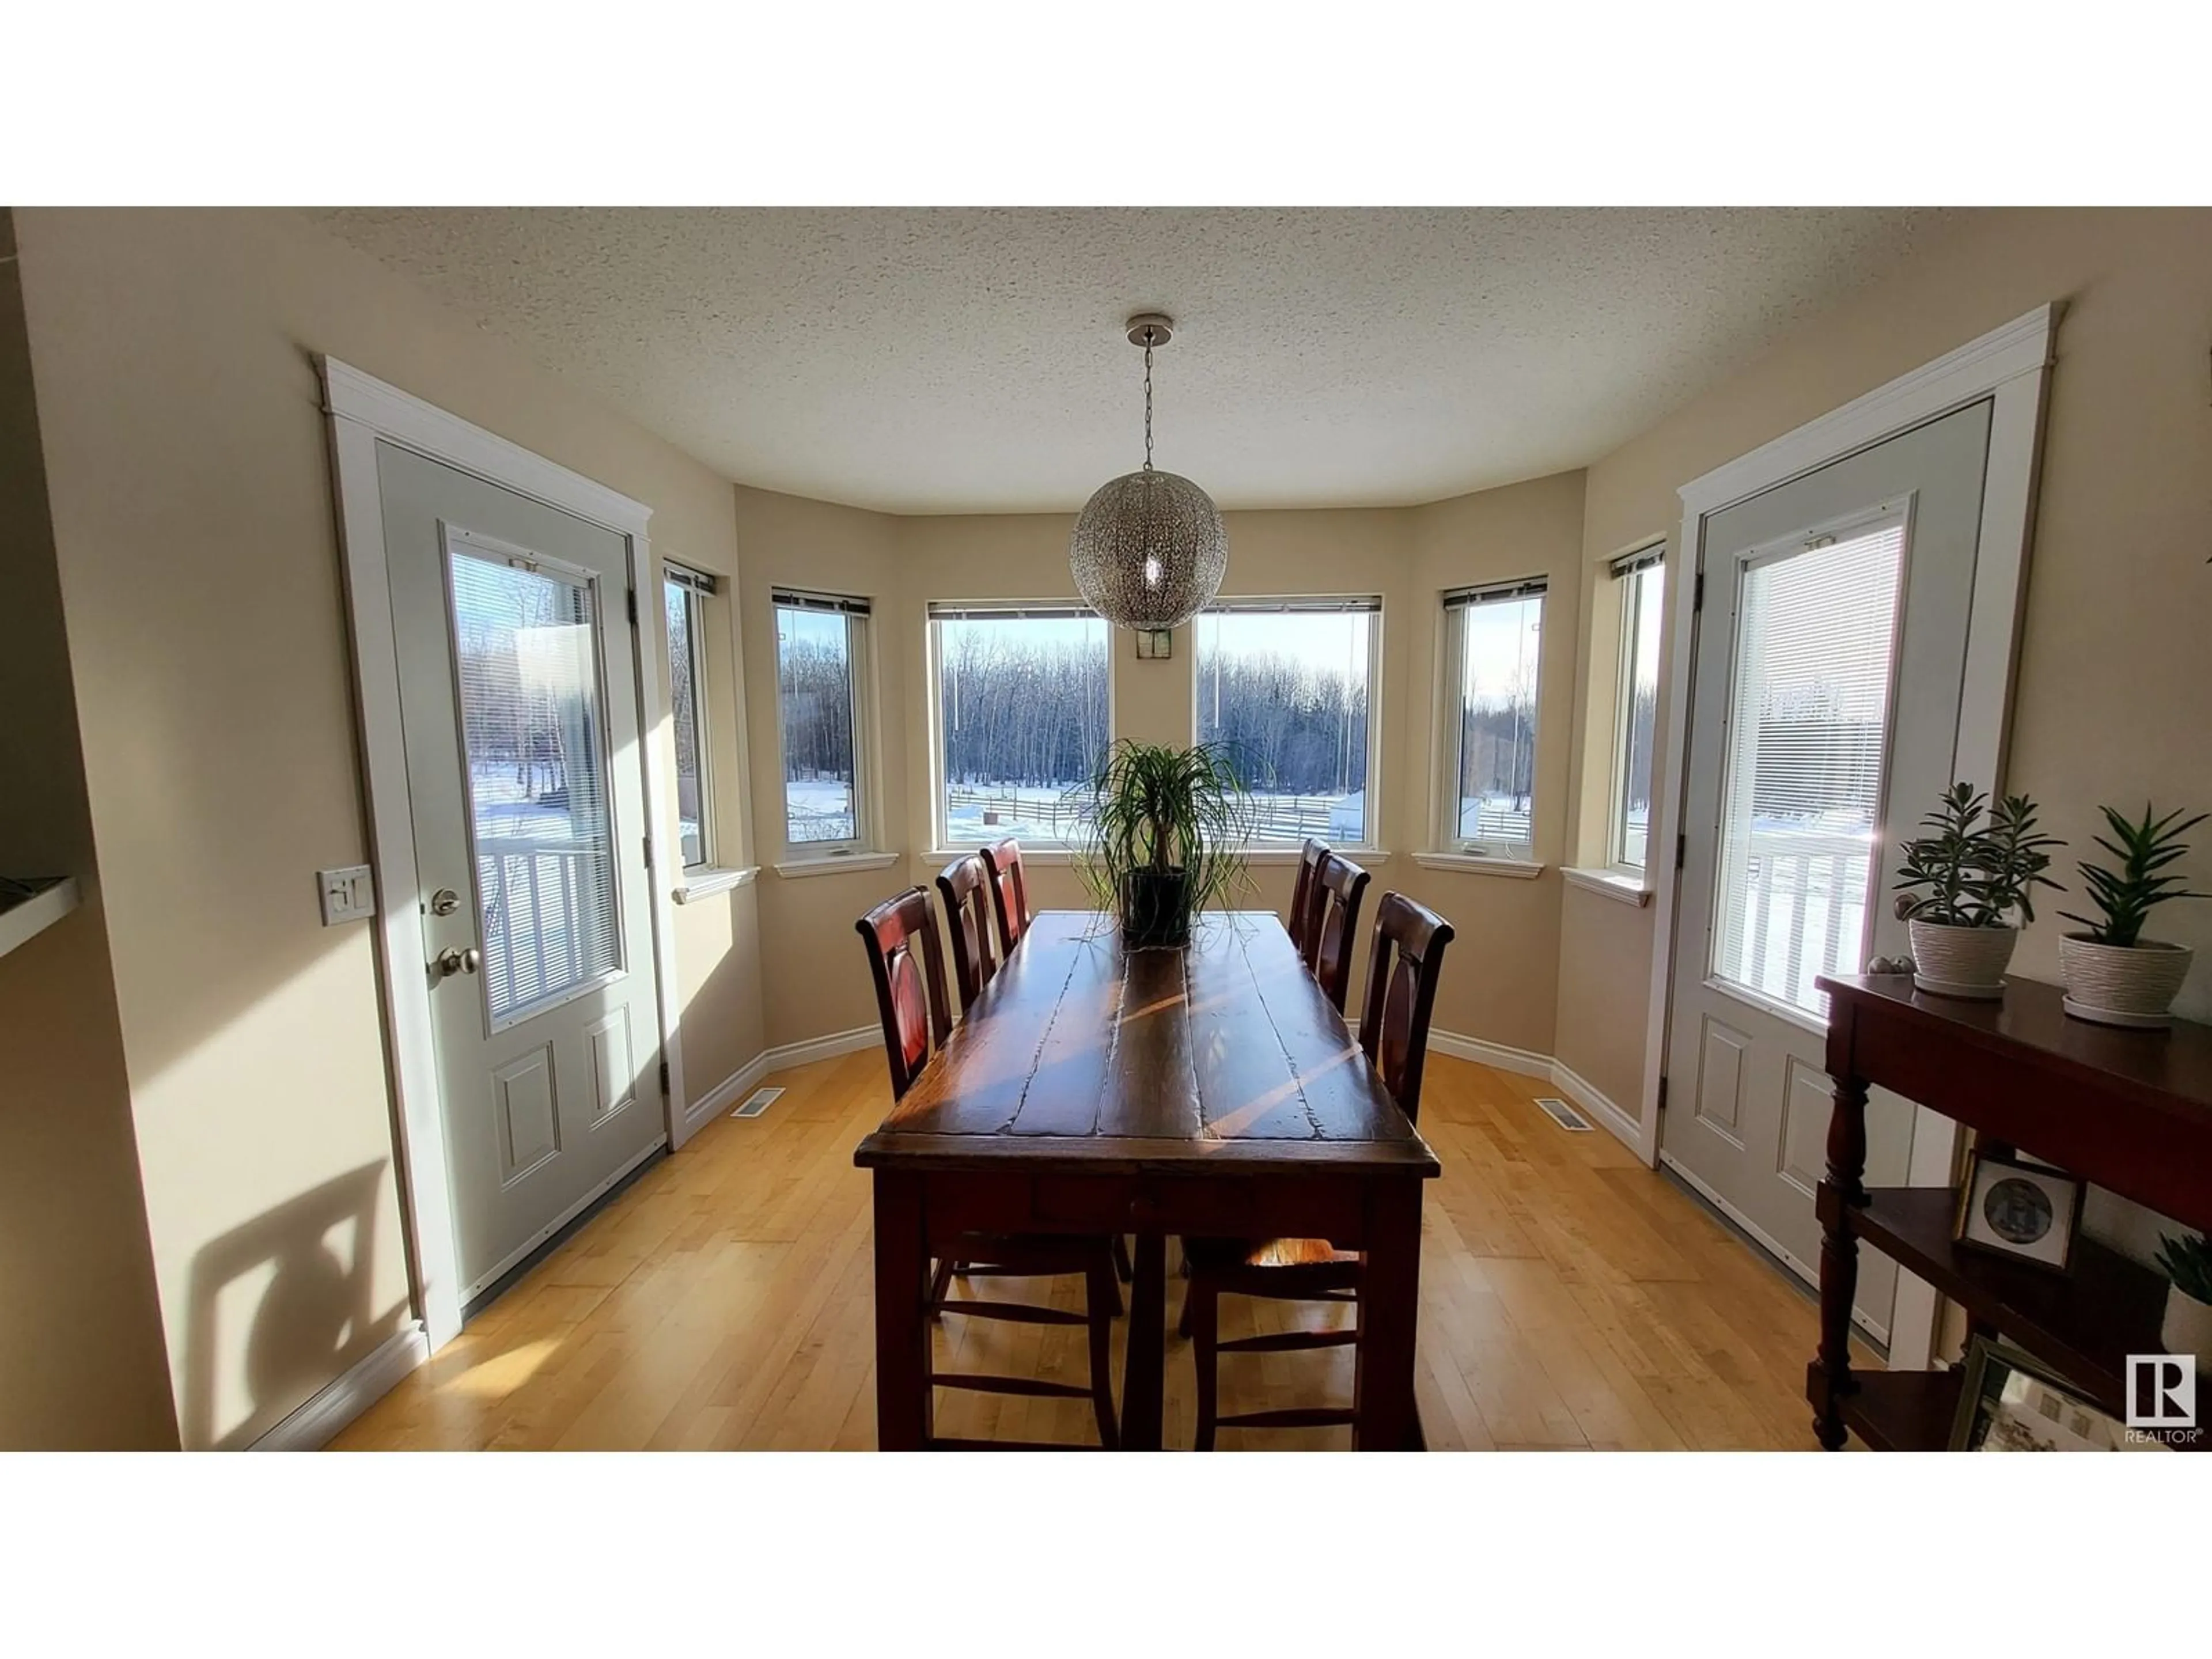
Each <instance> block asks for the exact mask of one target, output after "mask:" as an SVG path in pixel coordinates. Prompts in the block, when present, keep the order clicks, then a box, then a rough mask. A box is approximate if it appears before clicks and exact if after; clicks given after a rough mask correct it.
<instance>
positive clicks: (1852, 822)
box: [1712, 513, 1905, 1014]
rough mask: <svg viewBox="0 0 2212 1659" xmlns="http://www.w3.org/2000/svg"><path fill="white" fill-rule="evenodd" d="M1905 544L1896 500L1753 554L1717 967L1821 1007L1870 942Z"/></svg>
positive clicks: (1734, 690) (1728, 783)
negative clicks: (1825, 988)
mask: <svg viewBox="0 0 2212 1659" xmlns="http://www.w3.org/2000/svg"><path fill="white" fill-rule="evenodd" d="M1904 547H1905V522H1904V519H1903V516H1902V515H1901V514H1899V513H1887V514H1886V515H1884V516H1883V517H1881V518H1880V519H1877V520H1866V521H1862V522H1861V523H1860V524H1858V525H1857V526H1853V527H1851V528H1850V529H1849V530H1848V531H1845V532H1841V533H1838V534H1833V535H1822V536H1818V537H1814V538H1812V539H1810V540H1809V541H1807V542H1805V543H1803V544H1798V545H1795V546H1790V547H1785V548H1782V549H1779V550H1775V551H1773V552H1771V553H1768V554H1763V555H1759V556H1753V558H1751V559H1749V560H1747V562H1745V564H1744V566H1743V568H1742V574H1741V588H1740V591H1739V593H1738V596H1737V617H1736V646H1735V663H1734V664H1733V665H1732V671H1731V675H1730V678H1729V729H1728V749H1727V754H1726V760H1725V765H1724V769H1723V782H1722V787H1721V823H1720V837H1721V862H1720V880H1719V883H1718V884H1717V888H1716V890H1715V895H1714V906H1715V909H1716V912H1717V914H1716V915H1715V916H1714V919H1713V920H1714V927H1713V941H1714V943H1713V963H1712V970H1713V972H1714V973H1715V974H1716V975H1718V976H1719V977H1721V978H1722V979H1724V980H1727V981H1731V982H1732V983H1734V984H1736V985H1739V986H1741V987H1744V988H1746V989H1747V990H1750V991H1753V992H1754V993H1757V994H1760V995H1763V996H1765V997H1769V998H1771V999H1773V1000H1776V1001H1779V1002H1784V1003H1787V1004H1790V1005H1792V1006H1796V1007H1798V1008H1802V1009H1803V1010H1805V1011H1806V1012H1809V1013H1814V1014H1820V1013H1825V1012H1826V1009H1825V1006H1824V1005H1825V1002H1826V999H1825V998H1823V997H1822V996H1821V995H1820V993H1819V992H1818V991H1816V990H1814V987H1813V980H1814V975H1819V974H1826V973H1836V972H1839V971H1840V972H1850V971H1853V970H1854V969H1856V967H1857V963H1859V961H1860V960H1861V959H1862V957H1863V953H1864V951H1865V948H1866V939H1867V933H1868V921H1869V916H1868V910H1869V884H1870V883H1871V881H1872V880H1873V877H1874V867H1875V832H1876V829H1877V828H1878V825H1879V823H1880V812H1881V780H1882V769H1883V758H1884V755H1885V752H1886V750H1887V746H1888V738H1889V688H1890V679H1891V670H1892V663H1893V656H1894V648H1895V643H1896V633H1897V609H1898V584H1899V575H1900V574H1901V569H1902V565H1903V554H1904ZM1793 929H1794V930H1798V936H1796V937H1790V938H1785V937H1784V936H1783V935H1784V933H1787V932H1789V931H1790V930H1793ZM1793 964H1794V967H1793Z"/></svg>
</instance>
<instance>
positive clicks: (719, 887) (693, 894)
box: [669, 864, 760, 904]
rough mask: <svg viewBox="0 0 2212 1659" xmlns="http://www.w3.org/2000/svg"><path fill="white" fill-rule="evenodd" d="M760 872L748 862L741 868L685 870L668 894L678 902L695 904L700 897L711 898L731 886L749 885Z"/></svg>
mask: <svg viewBox="0 0 2212 1659" xmlns="http://www.w3.org/2000/svg"><path fill="white" fill-rule="evenodd" d="M759 874H760V866H758V865H757V864H749V865H747V866H745V867H744V869H742V870H720V869H712V868H709V869H701V870H686V871H685V872H684V879H683V880H681V881H680V882H678V884H676V890H675V891H673V892H671V894H669V897H671V898H672V899H674V900H675V901H676V902H678V904H696V903H697V902H699V901H700V900H701V899H702V898H712V897H714V895H715V894H717V893H726V892H728V891H729V890H731V889H732V888H733V887H750V886H751V885H752V884H753V878H755V877H756V876H757V875H759Z"/></svg>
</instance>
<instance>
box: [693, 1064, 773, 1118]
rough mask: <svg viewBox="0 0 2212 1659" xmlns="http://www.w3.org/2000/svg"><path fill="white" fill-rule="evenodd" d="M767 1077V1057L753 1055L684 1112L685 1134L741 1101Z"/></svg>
mask: <svg viewBox="0 0 2212 1659" xmlns="http://www.w3.org/2000/svg"><path fill="white" fill-rule="evenodd" d="M767 1075H768V1055H767V1054H755V1055H754V1056H753V1057H752V1058H751V1059H750V1060H747V1061H746V1062H745V1063H744V1065H742V1066H738V1069H737V1070H736V1071H734V1072H732V1073H730V1074H729V1076H727V1077H726V1078H724V1079H722V1080H721V1081H720V1083H718V1084H716V1085H714V1087H713V1088H711V1089H709V1090H708V1091H707V1092H706V1093H705V1094H703V1095H702V1096H701V1097H699V1099H698V1101H697V1103H696V1104H694V1105H691V1106H688V1107H686V1108H685V1109H684V1128H685V1131H686V1133H689V1132H690V1131H691V1130H693V1129H696V1128H697V1127H699V1126H700V1125H701V1124H702V1123H704V1122H705V1121H707V1120H708V1118H710V1117H713V1116H714V1115H716V1114H718V1113H720V1112H721V1111H723V1110H725V1109H727V1108H728V1107H729V1106H730V1104H731V1103H732V1102H734V1101H738V1100H742V1099H744V1097H745V1096H747V1095H748V1094H750V1093H751V1092H752V1088H753V1085H755V1084H756V1083H758V1082H759V1081H760V1080H761V1079H763V1078H764V1077H766V1076H767Z"/></svg>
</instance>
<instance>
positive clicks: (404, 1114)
mask: <svg viewBox="0 0 2212 1659" xmlns="http://www.w3.org/2000/svg"><path fill="white" fill-rule="evenodd" d="M316 362H317V366H318V368H319V369H320V370H321V373H322V378H323V393H324V398H323V401H324V413H325V415H327V416H329V417H330V428H331V455H332V460H333V473H334V477H335V480H336V483H337V511H338V539H339V544H340V548H341V551H342V555H343V562H344V575H345V588H346V610H347V617H348V623H349V630H350V634H351V639H352V649H353V667H354V684H355V688H356V698H355V708H356V718H357V720H358V722H359V726H360V733H361V746H362V782H363V786H364V787H365V789H366V790H367V793H368V846H369V865H370V867H371V868H372V869H373V870H374V872H375V879H376V891H377V896H378V903H377V919H376V956H377V973H378V976H379V978H380V981H382V992H383V1003H384V1021H385V1041H386V1046H387V1048H388V1051H389V1053H390V1055H391V1069H392V1091H393V1096H394V1100H393V1112H392V1141H393V1152H394V1155H395V1159H396V1162H397V1164H398V1170H399V1190H400V1194H401V1198H402V1200H403V1214H404V1220H405V1223H406V1226H407V1232H408V1266H409V1271H410V1277H411V1278H412V1280H413V1288H414V1296H415V1310H416V1316H418V1317H419V1318H420V1319H421V1320H422V1326H423V1329H424V1332H425V1334H426V1335H427V1337H428V1344H429V1348H430V1351H431V1352H436V1351H437V1350H438V1349H439V1348H441V1347H443V1346H445V1345H446V1344H447V1342H449V1341H451V1340H453V1338H454V1337H455V1336H456V1335H458V1334H459V1332H460V1328H461V1309H462V1304H463V1300H464V1298H463V1296H462V1288H463V1287H462V1285H461V1279H460V1261H459V1249H458V1246H457V1243H456V1241H455V1237H454V1232H453V1200H452V1193H451V1188H450V1187H449V1185H448V1182H447V1167H446V1143H445V1133H444V1125H443V1122H442V1121H441V1113H440V1085H439V1079H438V1066H437V1057H436V1051H435V1047H434V1045H433V1042H432V1039H431V1019H430V991H429V981H428V978H427V977H426V976H425V975H423V974H422V972H421V971H420V969H421V966H422V963H423V962H425V961H426V960H428V955H427V952H428V946H427V945H426V944H425V942H424V939H423V933H422V916H421V915H420V914H419V911H418V908H417V907H416V905H414V904H413V903H410V902H404V899H405V896H408V895H411V894H413V893H415V892H416V891H417V890H419V889H420V886H421V883H420V882H419V881H418V879H417V878H416V865H415V827H414V823H413V819H412V817H411V815H410V811H409V805H408V788H407V751H406V740H405V736H404V731H403V729H402V726H401V723H400V713H399V661H398V647H397V644H396V642H395V640H394V635H393V622H392V589H391V586H390V580H389V576H388V574H387V571H386V561H385V550H384V507H383V501H382V498H381V496H380V494H379V492H378V488H377V468H376V446H377V444H378V442H379V441H384V442H387V443H392V444H396V445H398V447H401V448H403V449H409V450H412V451H414V452H415V453H416V454H419V455H423V456H426V457H428V459H431V460H434V461H438V462H441V463H442V464H443V465H447V466H451V467H453V468H456V469H458V470H459V471H463V472H466V473H469V474H471V475H472V476H473V477H478V478H481V479H483V480H484V481H485V482H486V483H493V484H496V485H498V486H499V487H500V488H501V489H509V490H513V492H515V493H516V494H518V495H526V496H529V497H530V498H531V499H532V500H534V501H543V502H544V503H545V504H546V505H547V506H549V507H557V508H559V509H560V510H561V511H562V512H564V513H573V514H574V515H575V516H576V517H577V518H580V519H583V520H586V521H587V522H589V523H592V524H595V525H598V526H600V527H602V528H603V529H605V530H609V531H611V532H614V533H615V534H617V535H618V536H622V537H624V538H627V540H628V542H629V582H630V586H631V587H632V588H633V589H635V591H636V592H637V593H638V595H639V616H640V617H641V619H642V618H645V617H659V615H660V605H659V590H658V587H657V586H656V575H657V573H656V570H655V567H654V565H653V549H652V544H651V542H650V541H649V540H648V539H647V535H646V524H647V520H650V519H651V518H652V516H653V509H652V508H651V507H647V506H646V505H645V504H644V503H642V502H641V501H632V500H631V499H630V498H629V496H627V495H621V494H619V493H617V491H615V490H612V489H608V488H607V487H606V486H605V484H602V483H595V482H593V481H592V479H590V478H587V477H584V476H583V475H582V474H581V473H579V472H572V471H569V470H568V468H567V467H564V466H560V465H556V464H555V463H553V462H551V461H549V460H547V459H544V457H543V456H539V455H534V454H532V453H531V452H530V451H528V450H526V449H523V448H521V447H519V446H517V445H515V444H512V443H509V442H508V441H507V440H506V439H504V438H501V437H500V436H498V435H495V434H494V433H490V432H487V431H485V430H484V429H483V428H481V427H477V426H472V425H471V424H470V423H469V422H466V421H464V420H462V419H460V418H459V416H454V415H450V414H448V413H447V412H446V411H445V410H442V409H439V408H437V407H436V406H435V405H434V404H427V403H424V402H423V401H422V399H421V398H415V397H410V395H409V394H408V393H406V392H402V391H400V390H399V389H398V387H396V386H387V385H386V384H385V383H384V382H383V381H381V380H376V379H374V377H372V376H370V375H368V374H362V372H361V371H360V370H359V369H357V368H351V367H349V365H347V364H345V363H342V362H338V361H337V359H336V358H333V357H323V356H319V357H318V358H317V360H316ZM648 598H650V599H651V601H652V603H651V604H650V605H647V599H648ZM635 633H636V636H637V651H636V659H637V666H636V672H637V678H638V700H637V709H638V726H639V730H638V732H637V740H638V746H639V750H640V753H641V756H642V758H643V763H644V769H645V779H644V788H645V795H646V802H647V805H646V811H647V816H648V818H649V820H650V822H651V823H652V826H653V830H652V840H653V848H655V854H654V856H653V860H652V865H651V867H650V868H649V869H648V871H647V887H648V890H650V891H651V892H652V894H653V903H652V911H653V957H654V964H655V968H656V970H657V971H656V979H657V990H658V1002H659V1020H660V1049H661V1054H662V1056H663V1058H664V1059H665V1060H666V1061H667V1065H668V1089H667V1091H666V1097H665V1100H664V1102H663V1111H664V1114H665V1116H666V1119H667V1133H668V1135H669V1139H670V1144H671V1146H672V1145H675V1144H677V1143H678V1141H680V1140H681V1139H683V1136H684V1125H683V1124H682V1123H681V1119H682V1116H683V1115H682V1114H681V1113H680V1112H678V1111H677V1110H675V1109H674V1103H675V1102H677V1101H680V1100H682V1099H683V1098H684V1060H683V1053H682V1032H681V1030H680V1029H679V1025H678V1018H677V1008H676V1000H675V993H676V951H675V940H674V938H673V930H672V928H671V926H670V919H669V916H668V912H667V901H666V896H665V892H664V890H663V888H662V882H661V870H662V866H664V865H665V864H666V863H667V860H668V858H669V856H671V854H669V853H667V852H665V851H663V850H661V849H672V848H675V847H677V846H678V841H677V839H676V836H675V824H674V823H673V822H672V821H671V817H670V813H671V803H672V801H673V800H674V799H675V791H674V790H673V788H672V787H669V780H667V779H666V778H665V777H664V776H663V775H662V772H663V764H662V759H661V754H660V747H659V744H657V743H655V742H654V741H653V734H654V733H656V732H659V730H660V728H661V726H662V725H663V723H664V722H665V721H666V720H668V719H669V711H668V707H667V704H668V696H667V691H666V686H667V684H668V681H667V677H666V676H665V673H664V672H663V671H662V666H663V665H662V662H661V658H662V656H663V655H664V654H665V649H666V647H665V641H663V640H662V639H661V638H660V636H659V634H660V631H659V629H654V628H650V627H645V626H640V627H639V628H637V629H636V630H635ZM395 898H398V899H400V900H402V901H403V902H393V901H394V900H395Z"/></svg>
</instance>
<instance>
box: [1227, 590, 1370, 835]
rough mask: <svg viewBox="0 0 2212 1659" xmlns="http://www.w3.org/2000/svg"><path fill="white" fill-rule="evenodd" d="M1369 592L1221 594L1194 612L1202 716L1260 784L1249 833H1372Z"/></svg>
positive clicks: (1248, 779)
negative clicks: (1290, 596)
mask: <svg viewBox="0 0 2212 1659" xmlns="http://www.w3.org/2000/svg"><path fill="white" fill-rule="evenodd" d="M1382 618H1383V601H1382V600H1381V599H1370V598H1348V599H1334V598H1296V599H1225V600H1223V601H1221V602H1220V603H1219V604H1218V605H1209V606H1208V607H1206V609H1205V610H1204V611H1200V612H1199V614H1198V617H1197V619H1196V622H1195V623H1194V632H1195V634H1196V636H1197V641H1198V647H1197V663H1196V670H1197V673H1196V681H1197V684H1196V691H1197V699H1198V707H1197V710H1196V714H1195V720H1194V725H1195V726H1196V729H1197V733H1198V740H1199V741H1200V743H1206V744H1214V745H1216V746H1217V747H1218V748H1219V750H1221V752H1222V753H1223V755H1224V756H1225V757H1226V758H1227V760H1228V762H1229V764H1230V766H1231V769H1233V770H1234V771H1235V772H1236V774H1237V781H1239V782H1240V783H1242V784H1243V786H1244V787H1245V788H1246V789H1248V790H1249V791H1250V792H1251V795H1252V823H1253V830H1252V839H1253V841H1254V842H1255V843H1257V844H1262V845H1267V844H1273V845H1281V846H1290V847H1295V846H1297V844H1298V843H1300V842H1303V841H1304V840H1305V838H1306V837H1307V836H1318V837H1320V838H1321V839H1322V840H1324V841H1328V842H1333V843H1334V844H1336V845H1338V846H1340V847H1366V846H1371V845H1373V844H1374V839H1375V818H1374V814H1373V811H1372V809H1371V807H1370V805H1369V803H1370V802H1371V801H1372V800H1373V799H1375V791H1374V788H1373V784H1374V781H1375V766H1376V744H1375V742H1374V740H1373V735H1372V732H1373V728H1372V726H1370V717H1371V714H1372V711H1373V709H1374V708H1375V685H1376V674H1377V673H1378V671H1380V666H1381V665H1380V662H1379V660H1378V658H1379V653H1377V651H1376V630H1377V629H1378V628H1379V627H1380V626H1381V624H1382Z"/></svg>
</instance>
